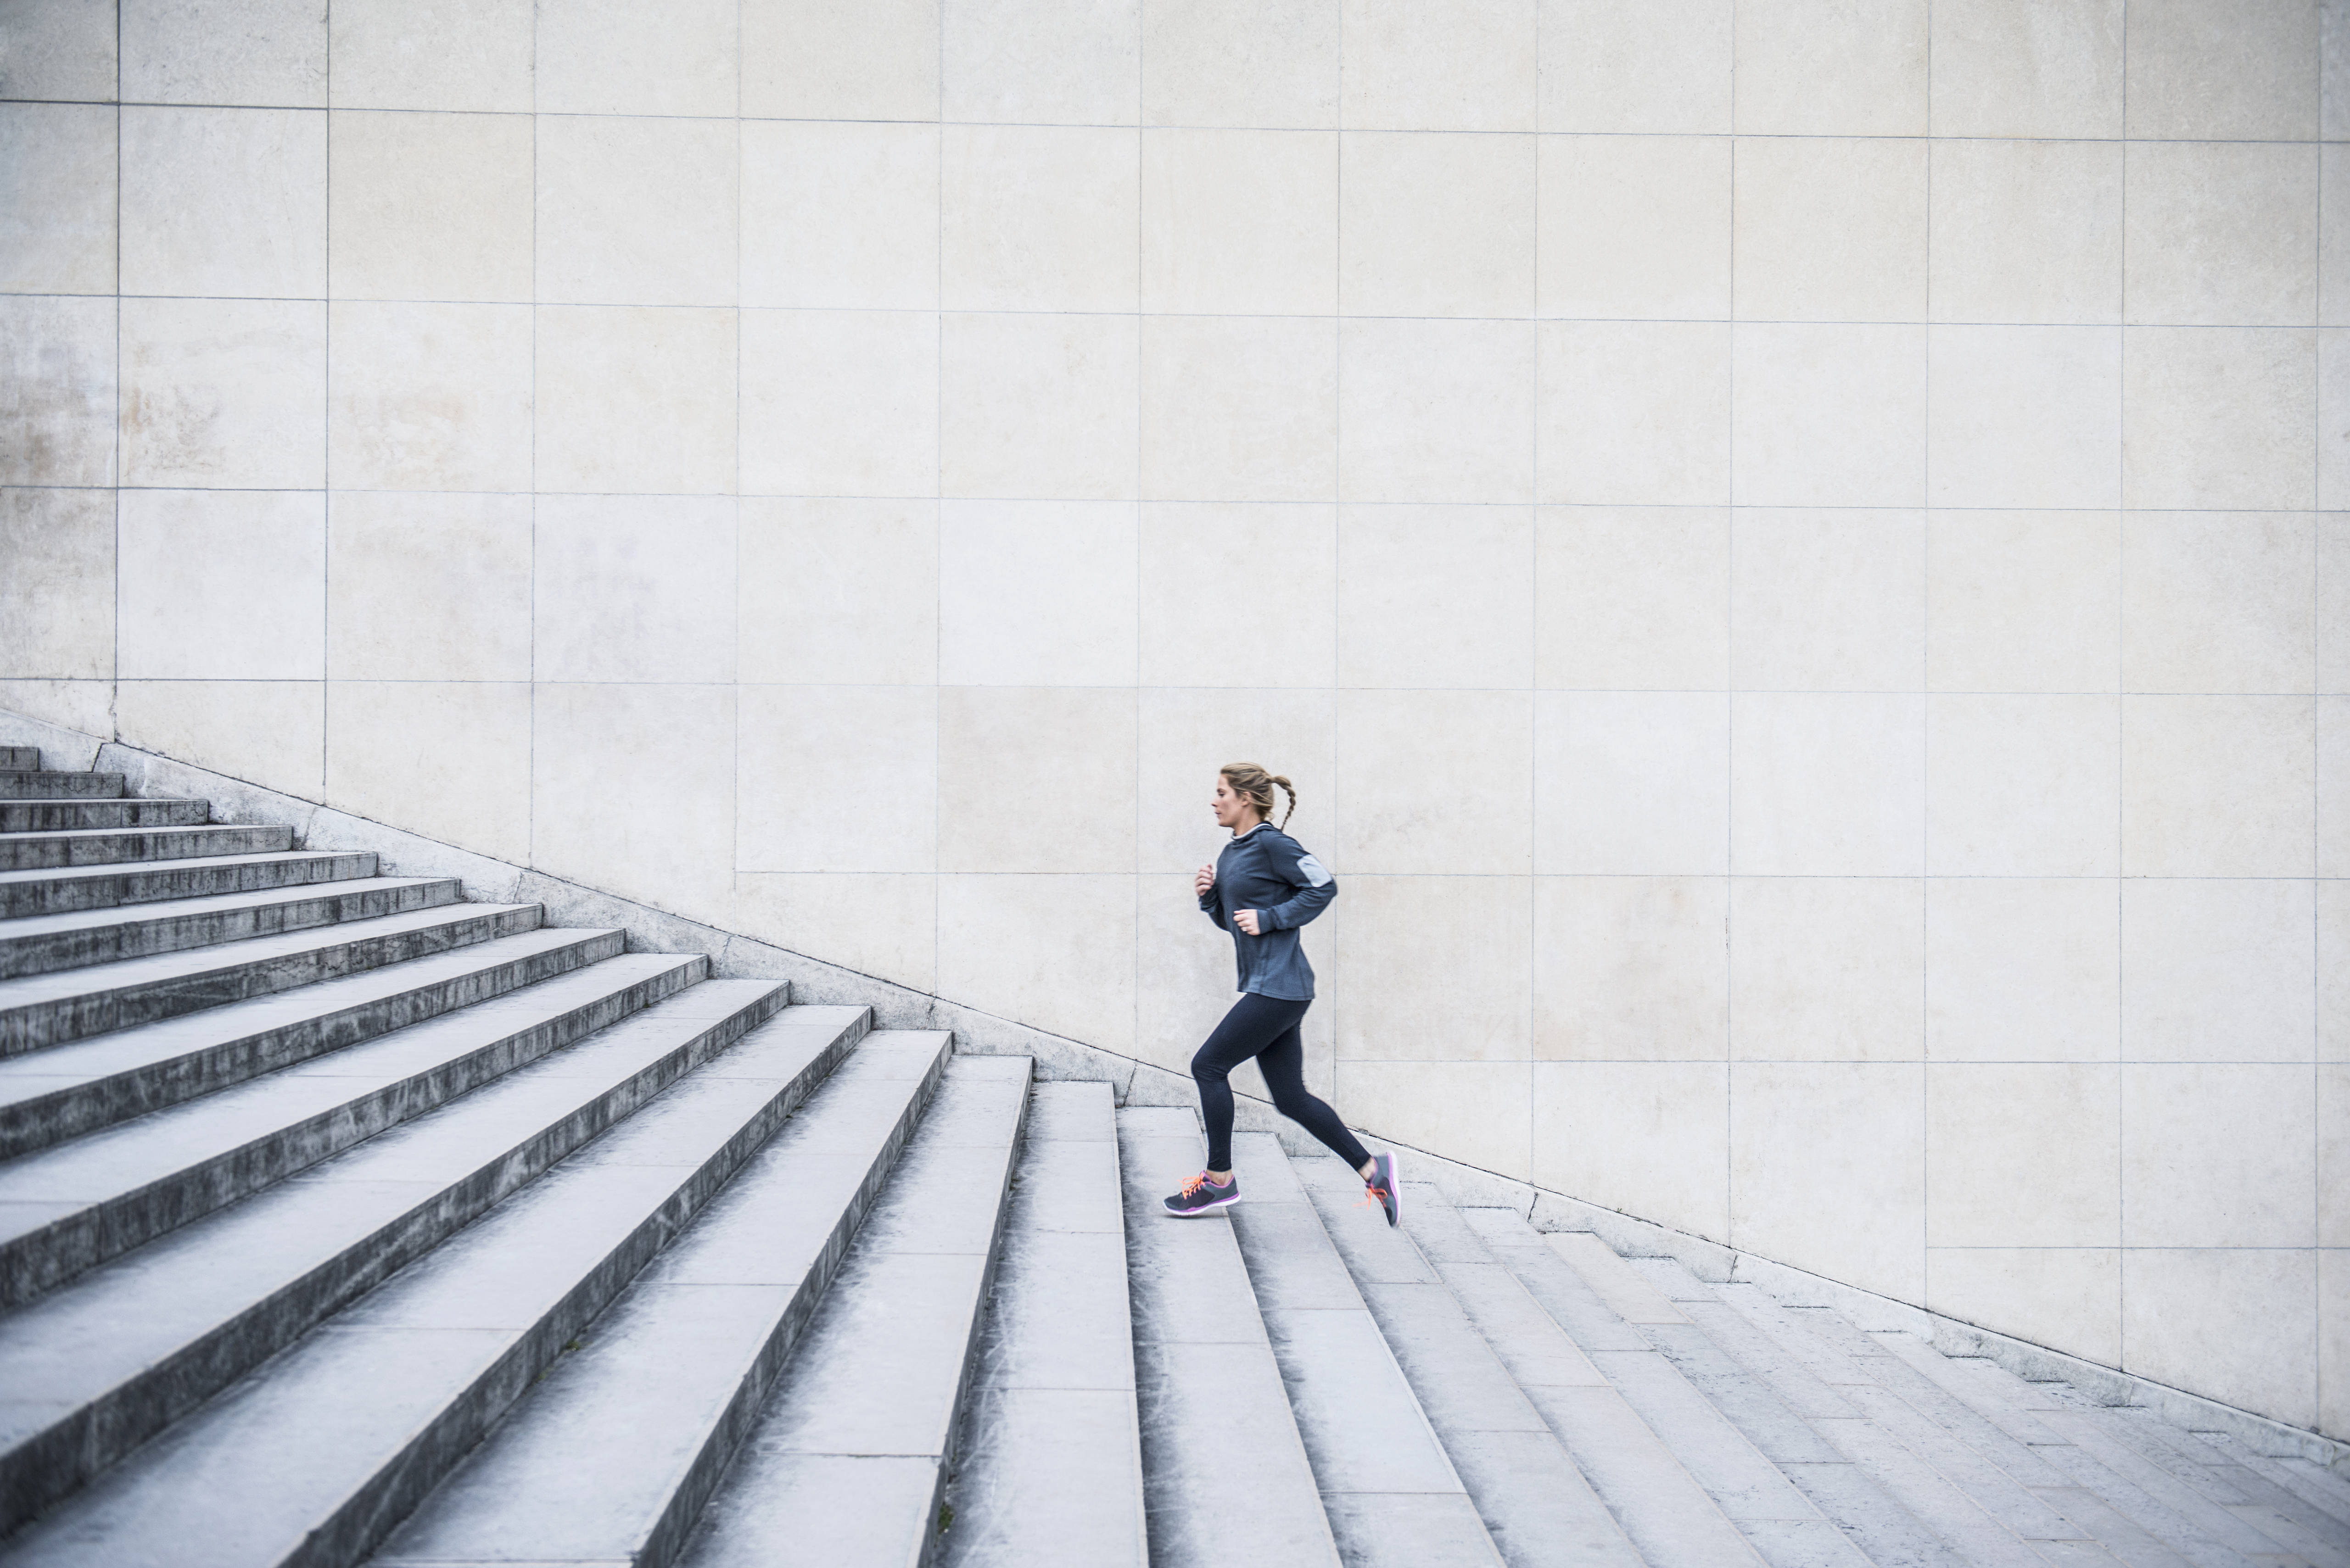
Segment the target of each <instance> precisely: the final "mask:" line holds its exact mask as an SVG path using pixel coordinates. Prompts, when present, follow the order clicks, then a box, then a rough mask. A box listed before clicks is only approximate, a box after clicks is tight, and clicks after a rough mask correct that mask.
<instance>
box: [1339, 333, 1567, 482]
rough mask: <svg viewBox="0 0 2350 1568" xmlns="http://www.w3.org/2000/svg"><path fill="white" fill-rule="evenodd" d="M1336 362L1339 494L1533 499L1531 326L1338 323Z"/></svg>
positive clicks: (1533, 387) (1532, 353)
mask: <svg viewBox="0 0 2350 1568" xmlns="http://www.w3.org/2000/svg"><path fill="white" fill-rule="evenodd" d="M1338 367H1339V379H1338V495H1339V499H1340V500H1342V501H1438V502H1525V501H1531V500H1532V499H1534V422H1535V412H1534V408H1535V370H1534V324H1533V323H1532V322H1521V321H1424V320H1423V321H1393V320H1356V321H1345V322H1341V323H1340V324H1339V327H1338Z"/></svg>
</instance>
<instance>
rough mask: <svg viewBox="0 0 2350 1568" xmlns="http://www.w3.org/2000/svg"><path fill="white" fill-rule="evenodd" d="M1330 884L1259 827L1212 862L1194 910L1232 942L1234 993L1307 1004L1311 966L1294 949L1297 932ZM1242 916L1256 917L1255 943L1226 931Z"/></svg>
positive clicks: (1301, 850) (1300, 854)
mask: <svg viewBox="0 0 2350 1568" xmlns="http://www.w3.org/2000/svg"><path fill="white" fill-rule="evenodd" d="M1337 896H1338V884H1337V882H1336V880H1334V879H1333V878H1332V877H1331V876H1330V873H1329V872H1327V871H1326V870H1324V869H1323V867H1322V862H1320V861H1319V860H1316V859H1315V858H1314V857H1312V856H1311V855H1308V854H1307V853H1305V846H1304V845H1302V844H1300V843H1298V842H1297V840H1295V838H1292V837H1290V836H1289V835H1287V834H1286V833H1284V832H1282V831H1281V829H1279V828H1277V827H1275V826H1273V824H1271V823H1269V822H1263V823H1259V824H1258V825H1257V826H1254V827H1252V828H1250V829H1249V830H1248V831H1247V832H1246V833H1243V834H1242V835H1241V836H1239V837H1237V838H1235V839H1233V840H1232V842H1231V843H1230V844H1227V845H1225V846H1224V851H1223V853H1222V854H1221V855H1219V856H1217V857H1216V883H1215V886H1214V887H1212V888H1209V889H1208V890H1207V891H1206V892H1204V893H1202V894H1201V895H1200V908H1201V909H1204V910H1206V911H1207V915H1208V919H1211V920H1213V921H1215V922H1216V924H1218V925H1219V926H1222V928H1223V929H1225V930H1228V931H1230V932H1232V947H1233V950H1234V951H1233V958H1234V960H1235V961H1236V962H1237V964H1238V966H1239V969H1240V984H1239V985H1238V986H1237V987H1235V988H1234V989H1236V990H1239V991H1247V992H1255V993H1256V994H1257V995H1259V996H1272V997H1278V998H1280V999H1282V1000H1283V1001H1286V1002H1311V1001H1313V1000H1314V966H1313V965H1312V964H1310V963H1307V962H1306V961H1305V950H1304V949H1302V948H1301V947H1299V946H1298V942H1297V928H1298V927H1300V926H1302V925H1304V924H1305V922H1306V921H1308V920H1310V919H1313V918H1314V917H1315V916H1316V915H1318V914H1320V913H1321V912H1322V911H1323V910H1324V909H1327V908H1329V906H1330V900H1331V899H1333V898H1336V897H1337ZM1242 909H1254V910H1255V911H1256V919H1257V928H1256V929H1257V930H1258V931H1259V932H1260V933H1262V934H1261V935H1258V936H1250V935H1249V934H1248V933H1247V932H1246V931H1243V930H1242V929H1240V927H1238V926H1237V925H1234V924H1233V923H1232V916H1233V915H1234V914H1235V913H1237V912H1238V911H1240V910H1242Z"/></svg>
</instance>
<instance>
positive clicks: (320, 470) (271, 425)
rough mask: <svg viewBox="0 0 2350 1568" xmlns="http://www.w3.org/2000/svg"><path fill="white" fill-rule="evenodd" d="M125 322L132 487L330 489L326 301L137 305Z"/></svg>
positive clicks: (126, 432) (125, 444)
mask: <svg viewBox="0 0 2350 1568" xmlns="http://www.w3.org/2000/svg"><path fill="white" fill-rule="evenodd" d="M121 322H122V479H123V483H126V484H140V485H222V486H240V487H241V486H270V487H283V488H315V487H317V485H319V484H321V483H324V482H325V478H326V445H327V441H326V435H327V431H326V414H327V400H326V399H325V397H324V396H323V395H322V394H323V393H324V392H325V391H326V385H327V363H326V360H327V306H326V305H325V303H324V302H322V301H309V300H275V299H253V300H243V299H137V300H131V299H126V300H124V301H123V302H122V307H121Z"/></svg>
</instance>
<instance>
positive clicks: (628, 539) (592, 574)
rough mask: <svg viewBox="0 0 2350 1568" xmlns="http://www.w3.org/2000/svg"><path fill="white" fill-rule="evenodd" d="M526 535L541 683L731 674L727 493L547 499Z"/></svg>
mask: <svg viewBox="0 0 2350 1568" xmlns="http://www.w3.org/2000/svg"><path fill="white" fill-rule="evenodd" d="M532 534H533V537H534V541H535V545H534V551H533V556H532V590H531V627H532V632H531V649H532V651H531V659H532V665H533V670H534V673H535V674H536V677H537V679H539V680H561V681H572V680H639V681H646V680H650V681H667V682H671V683H674V684H678V685H687V684H693V685H699V684H702V683H703V682H715V681H731V680H734V679H735V673H734V621H733V615H732V614H731V613H730V612H731V611H732V610H733V597H734V596H733V592H732V590H733V586H734V535H735V521H734V499H733V497H732V496H727V495H712V496H699V495H660V496H650V495H563V496H556V495H544V496H541V497H539V500H538V507H537V521H536V525H535V526H534V528H533V530H532ZM616 583H626V584H627V585H628V586H629V592H628V599H627V606H626V610H625V612H624V613H622V614H617V615H616V614H615V613H614V612H615V610H616V609H618V608H619V606H616V605H615V604H614V602H613V592H612V590H613V585H614V584H616ZM762 869H770V867H762ZM775 869H799V867H775ZM806 869H810V870H817V869H826V868H825V867H806Z"/></svg>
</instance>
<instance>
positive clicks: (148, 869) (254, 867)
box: [0, 849, 376, 920]
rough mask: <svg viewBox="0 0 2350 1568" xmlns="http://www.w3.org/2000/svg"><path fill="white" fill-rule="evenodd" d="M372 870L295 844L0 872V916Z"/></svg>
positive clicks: (347, 876)
mask: <svg viewBox="0 0 2350 1568" xmlns="http://www.w3.org/2000/svg"><path fill="white" fill-rule="evenodd" d="M375 874H376V857H375V856H374V855H372V854H370V853H368V852H366V851H363V850H360V851H347V850H299V849H296V850H287V851H286V852H284V853H282V854H276V855H209V856H199V857H196V858H193V859H190V860H172V861H164V862H160V863H149V864H145V865H131V866H83V867H71V868H68V869H62V870H42V871H0V919H9V920H14V919H24V918H26V917H27V916H33V915H62V914H68V913H70V912H72V911H74V910H76V909H115V908H118V907H120V906H121V905H125V904H153V903H161V902H162V901H164V900H166V899H170V898H210V897H213V896H214V895H217V894H222V893H253V892H259V891H261V890H263V889H264V888H292V887H305V886H316V885H317V884H318V883H321V882H347V881H351V880H354V879H356V878H359V877H372V876H374V875H375Z"/></svg>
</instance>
